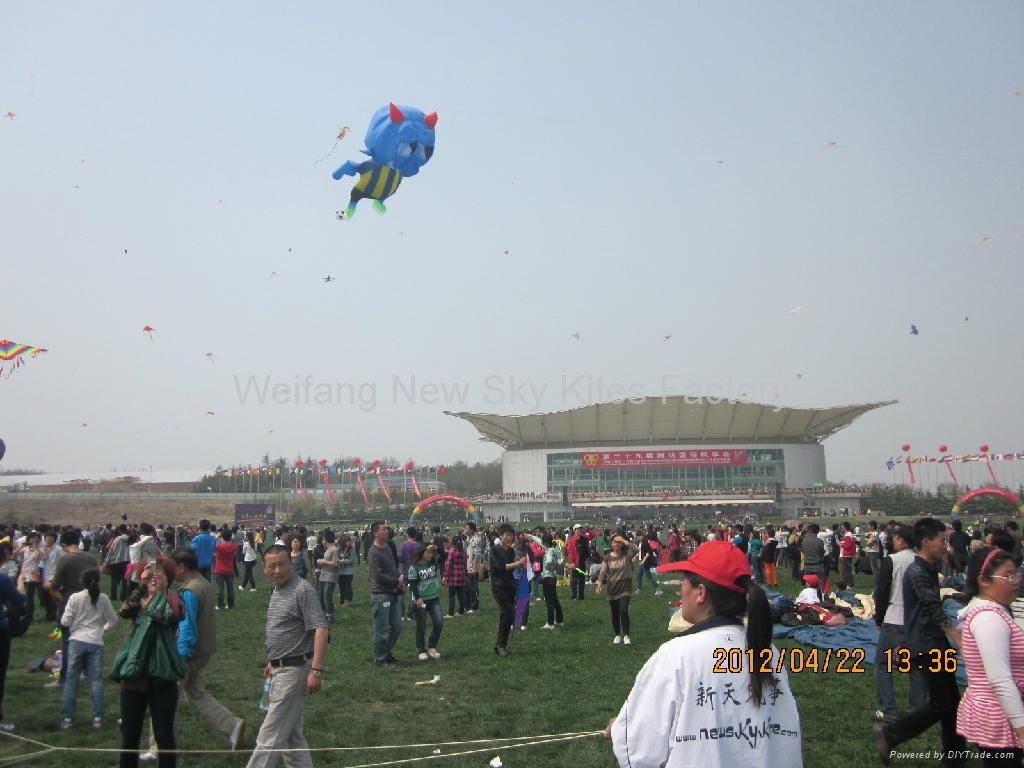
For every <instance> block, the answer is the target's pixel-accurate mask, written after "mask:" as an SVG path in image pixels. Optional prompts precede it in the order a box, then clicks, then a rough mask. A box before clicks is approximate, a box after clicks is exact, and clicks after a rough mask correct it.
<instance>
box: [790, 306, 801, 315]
mask: <svg viewBox="0 0 1024 768" xmlns="http://www.w3.org/2000/svg"><path fill="white" fill-rule="evenodd" d="M801 309H803V307H793V308H792V309H787V310H786V314H789V315H795V314H796V313H797V312H799V311H800V310H801Z"/></svg>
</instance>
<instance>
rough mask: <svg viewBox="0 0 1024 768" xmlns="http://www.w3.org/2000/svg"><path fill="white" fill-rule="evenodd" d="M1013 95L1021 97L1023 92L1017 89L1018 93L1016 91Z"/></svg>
mask: <svg viewBox="0 0 1024 768" xmlns="http://www.w3.org/2000/svg"><path fill="white" fill-rule="evenodd" d="M1013 95H1014V96H1020V95H1021V90H1020V88H1018V89H1017V90H1016V91H1014V92H1013Z"/></svg>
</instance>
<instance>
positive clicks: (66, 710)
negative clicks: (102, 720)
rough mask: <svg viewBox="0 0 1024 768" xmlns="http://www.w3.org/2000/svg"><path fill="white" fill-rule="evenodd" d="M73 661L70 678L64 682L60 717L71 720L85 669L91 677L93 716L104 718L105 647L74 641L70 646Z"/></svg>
mask: <svg viewBox="0 0 1024 768" xmlns="http://www.w3.org/2000/svg"><path fill="white" fill-rule="evenodd" d="M68 649H69V652H70V654H71V660H70V662H69V664H68V676H67V679H66V680H65V681H64V698H63V699H62V700H61V705H60V716H61V717H62V718H63V719H65V720H70V719H71V718H72V716H73V715H74V714H75V707H76V706H77V705H78V680H79V678H81V676H82V670H83V669H85V671H86V674H87V675H88V676H89V693H90V694H91V695H92V716H93V717H103V646H102V645H95V644H93V643H83V642H81V641H80V640H72V641H70V643H69V644H68Z"/></svg>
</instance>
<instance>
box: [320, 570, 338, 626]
mask: <svg viewBox="0 0 1024 768" xmlns="http://www.w3.org/2000/svg"><path fill="white" fill-rule="evenodd" d="M337 584H338V582H336V581H334V580H331V581H318V582H317V584H316V594H317V596H318V597H319V598H320V607H321V608H323V609H324V613H325V614H326V615H327V620H328V621H334V587H335V586H337Z"/></svg>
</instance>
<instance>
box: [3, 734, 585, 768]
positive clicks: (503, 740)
mask: <svg viewBox="0 0 1024 768" xmlns="http://www.w3.org/2000/svg"><path fill="white" fill-rule="evenodd" d="M603 733H604V732H603V731H577V732H574V733H555V734H542V735H540V736H508V737H497V738H493V739H472V740H468V741H432V742H423V743H420V744H390V745H375V746H364V747H309V748H307V749H300V748H298V747H274V748H266V749H263V748H258V747H257V750H258V751H259V752H307V751H308V752H311V753H312V752H317V753H322V752H356V751H358V752H370V751H380V750H398V749H423V748H426V747H463V746H472V745H475V744H497V745H498V746H489V747H483V748H480V749H470V750H463V751H461V752H449V753H447V754H440V755H435V754H432V755H425V756H423V757H409V758H402V759H399V760H389V761H386V762H379V763H363V764H361V765H353V766H348V768H378V767H380V766H389V765H402V764H405V763H411V762H415V761H420V760H441V759H445V758H449V757H462V756H464V755H474V754H478V753H480V752H500V751H503V750H511V749H519V748H520V747H532V746H537V745H540V744H553V743H556V742H562V741H574V740H577V739H586V738H590V737H593V736H598V735H601V734H603ZM0 735H2V736H5V737H7V738H9V739H12V740H15V741H20V742H22V743H25V744H31V745H32V746H35V747H40V750H39V751H37V752H30V753H28V754H25V755H14V756H11V757H5V758H0V767H5V766H8V765H15V764H16V763H20V762H27V761H29V760H32V759H34V758H36V757H40V756H41V755H45V754H49V753H51V752H74V753H75V754H83V753H98V754H109V753H120V752H124V751H125V750H123V749H121V748H119V747H70V746H58V745H54V744H47V743H45V742H42V741H38V740H36V739H30V738H28V737H26V736H20V735H18V734H14V733H0ZM509 742H519V743H515V744H513V743H509ZM249 751H250V750H232V749H173V750H171V749H167V750H161V752H166V753H172V752H173V753H174V754H177V755H219V754H230V755H239V756H241V755H244V754H246V753H247V752H249Z"/></svg>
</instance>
